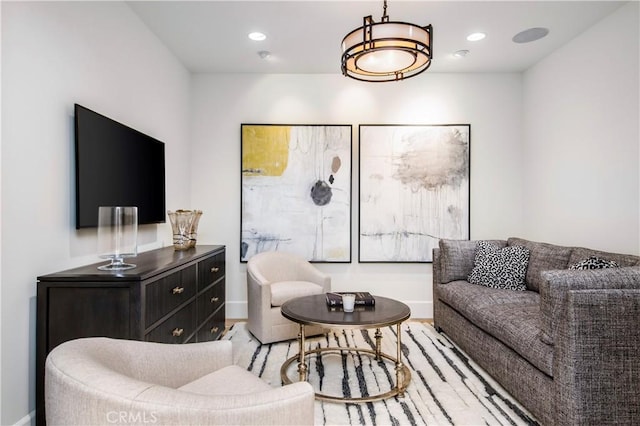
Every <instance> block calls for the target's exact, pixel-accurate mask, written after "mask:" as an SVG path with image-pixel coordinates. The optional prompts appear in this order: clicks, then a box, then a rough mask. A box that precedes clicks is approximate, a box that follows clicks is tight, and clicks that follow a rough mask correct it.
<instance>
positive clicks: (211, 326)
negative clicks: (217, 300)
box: [198, 306, 224, 342]
mask: <svg viewBox="0 0 640 426" xmlns="http://www.w3.org/2000/svg"><path fill="white" fill-rule="evenodd" d="M223 331H224V306H222V307H221V308H220V309H219V310H218V311H216V313H215V315H214V316H212V317H211V318H209V320H208V321H207V322H206V323H205V324H204V325H203V326H202V328H200V330H198V342H208V341H210V340H216V339H218V338H219V337H220V336H221V335H222V332H223Z"/></svg>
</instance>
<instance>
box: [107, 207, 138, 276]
mask: <svg viewBox="0 0 640 426" xmlns="http://www.w3.org/2000/svg"><path fill="white" fill-rule="evenodd" d="M137 254H138V208H137V207H99V208H98V256H100V257H101V258H104V259H111V263H110V264H108V265H103V266H99V267H98V269H100V270H102V271H118V270H123V269H131V268H135V267H136V265H134V264H130V263H124V258H126V257H135V256H136V255H137Z"/></svg>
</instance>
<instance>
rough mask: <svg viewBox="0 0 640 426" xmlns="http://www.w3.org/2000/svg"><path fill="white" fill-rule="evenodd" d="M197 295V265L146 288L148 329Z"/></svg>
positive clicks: (146, 321) (146, 320) (146, 322)
mask: <svg viewBox="0 0 640 426" xmlns="http://www.w3.org/2000/svg"><path fill="white" fill-rule="evenodd" d="M195 294H196V265H193V266H190V267H188V268H185V269H182V270H180V271H178V272H175V273H173V274H171V275H167V276H166V277H164V278H161V279H159V280H157V281H155V282H154V283H152V284H149V285H147V287H146V302H145V324H146V326H147V327H149V326H150V325H152V324H153V323H154V322H156V321H158V320H160V319H161V318H162V317H164V316H165V315H167V314H168V313H169V312H171V311H172V310H173V309H175V308H177V307H178V306H180V305H181V304H182V303H184V302H186V301H187V300H189V299H190V298H191V297H193V296H195Z"/></svg>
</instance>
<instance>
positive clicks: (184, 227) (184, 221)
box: [167, 209, 202, 250]
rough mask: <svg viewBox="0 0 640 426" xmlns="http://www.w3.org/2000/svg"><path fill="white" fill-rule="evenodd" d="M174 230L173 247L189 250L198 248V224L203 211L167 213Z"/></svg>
mask: <svg viewBox="0 0 640 426" xmlns="http://www.w3.org/2000/svg"><path fill="white" fill-rule="evenodd" d="M167 214H168V215H169V220H170V221H171V228H172V230H173V247H174V248H175V249H176V250H187V249H190V248H191V247H195V246H196V239H197V237H198V223H199V222H200V216H202V210H182V209H180V210H176V211H175V212H172V211H169V212H167Z"/></svg>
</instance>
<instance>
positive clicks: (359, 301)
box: [326, 291, 376, 307]
mask: <svg viewBox="0 0 640 426" xmlns="http://www.w3.org/2000/svg"><path fill="white" fill-rule="evenodd" d="M343 294H355V295H356V302H355V305H356V306H375V304H376V299H375V298H374V297H373V296H372V295H371V293H369V292H368V291H339V292H334V293H327V294H326V296H327V305H329V306H332V307H341V306H342V295H343Z"/></svg>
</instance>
